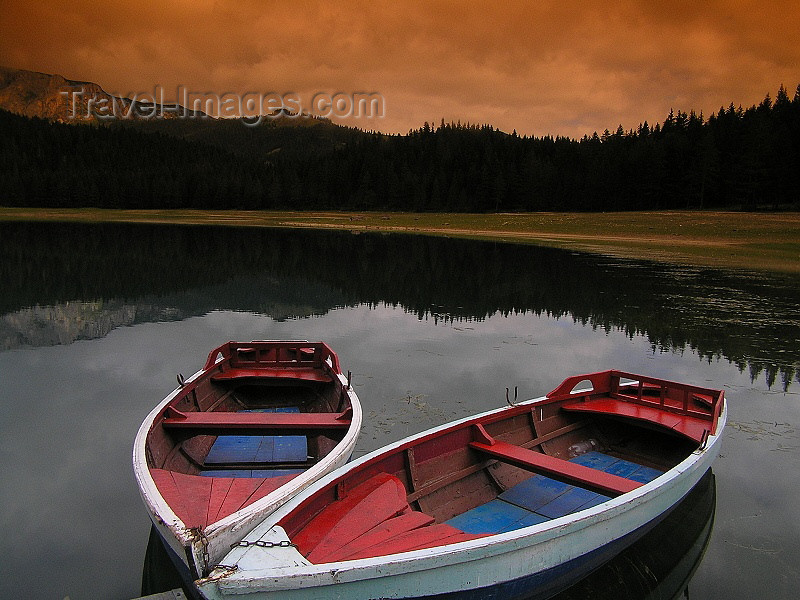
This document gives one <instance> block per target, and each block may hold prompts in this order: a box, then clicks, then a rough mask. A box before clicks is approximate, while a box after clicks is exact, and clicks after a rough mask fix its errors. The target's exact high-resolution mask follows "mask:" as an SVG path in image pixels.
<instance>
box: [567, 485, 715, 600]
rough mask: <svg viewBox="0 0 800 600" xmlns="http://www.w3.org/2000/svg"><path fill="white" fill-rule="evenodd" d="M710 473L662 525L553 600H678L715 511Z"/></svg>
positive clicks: (700, 556) (706, 538) (697, 561)
mask: <svg viewBox="0 0 800 600" xmlns="http://www.w3.org/2000/svg"><path fill="white" fill-rule="evenodd" d="M716 491H717V488H716V483H715V480H714V473H713V472H712V471H711V470H710V469H709V471H708V472H707V473H706V474H705V476H704V477H703V478H702V479H701V480H700V481H699V482H698V483H697V485H696V486H695V487H694V488H693V489H692V491H691V492H690V493H689V494H688V495H687V496H686V498H684V500H683V501H682V502H681V503H680V504H679V505H678V506H677V507H676V508H675V510H673V511H672V512H671V513H670V514H669V515H668V516H667V517H666V518H665V519H664V520H663V521H662V522H661V523H659V524H658V525H656V527H654V528H653V530H652V531H651V532H650V533H648V534H647V535H646V536H644V537H643V538H642V539H640V540H639V541H637V542H635V543H634V544H633V545H632V546H630V547H629V548H628V549H627V550H625V551H623V552H622V553H620V554H619V555H618V556H616V557H615V558H614V559H613V560H611V561H609V562H608V563H606V564H605V565H603V566H602V567H600V568H599V569H598V570H597V571H595V572H594V573H592V574H591V575H589V576H588V577H586V578H585V579H583V580H581V581H579V582H578V583H576V584H575V585H573V586H572V587H570V588H569V589H567V590H565V591H564V592H562V593H560V594H558V595H556V596H554V597H553V598H552V600H585V599H586V598H592V599H594V600H671V599H673V598H678V597H683V594H684V591H685V590H686V589H687V586H688V585H689V581H690V580H691V578H692V575H694V572H695V570H696V569H697V567H698V565H699V564H700V562H701V561H702V559H703V554H704V553H705V550H706V547H707V546H708V542H709V540H710V539H711V532H712V530H713V527H714V514H715V512H716V506H717V495H716Z"/></svg>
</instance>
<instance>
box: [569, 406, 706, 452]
mask: <svg viewBox="0 0 800 600" xmlns="http://www.w3.org/2000/svg"><path fill="white" fill-rule="evenodd" d="M561 408H562V409H564V410H569V411H575V412H586V413H599V414H607V415H609V416H612V417H627V418H630V419H636V420H638V421H647V422H649V423H655V424H657V425H661V426H662V427H665V428H666V429H671V430H672V431H674V432H675V433H678V434H680V435H683V436H685V437H687V438H689V439H690V440H692V441H694V442H697V443H698V444H701V443H702V442H703V439H704V438H705V436H707V435H708V433H709V430H710V429H711V426H712V422H711V417H710V415H709V416H708V417H705V418H703V417H695V416H692V415H687V414H679V413H677V412H670V411H667V410H663V409H661V408H659V407H658V406H646V405H644V404H641V403H638V402H630V401H626V400H621V399H616V398H609V397H600V398H592V399H591V400H586V401H578V402H570V403H569V404H564V405H563V406H562V407H561Z"/></svg>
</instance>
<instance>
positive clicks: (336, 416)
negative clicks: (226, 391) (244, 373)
mask: <svg viewBox="0 0 800 600" xmlns="http://www.w3.org/2000/svg"><path fill="white" fill-rule="evenodd" d="M351 416H352V413H351V412H350V411H345V412H344V413H282V412H281V413H279V412H274V413H267V412H223V411H213V412H181V411H178V410H175V409H174V408H170V409H169V410H168V413H167V415H166V418H165V419H164V420H163V421H162V424H163V425H164V427H168V428H172V429H197V430H203V431H223V430H224V431H251V432H252V431H259V430H276V429H277V430H281V431H282V432H286V431H306V430H320V429H347V428H348V427H350V419H351Z"/></svg>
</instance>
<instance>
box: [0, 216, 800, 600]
mask: <svg viewBox="0 0 800 600" xmlns="http://www.w3.org/2000/svg"><path fill="white" fill-rule="evenodd" d="M275 338H306V339H313V340H317V339H321V340H325V341H327V342H329V343H330V344H331V345H332V347H333V348H334V349H335V350H336V351H337V352H338V353H339V356H340V359H341V362H342V365H343V368H344V369H345V370H351V371H352V372H353V375H354V384H355V386H356V390H357V392H358V394H359V396H360V398H361V401H362V404H363V406H364V412H365V424H364V427H363V430H362V435H361V439H360V441H359V445H358V449H357V453H358V454H361V453H363V452H366V451H368V450H372V449H374V448H376V447H379V446H381V445H383V444H385V443H387V442H389V441H392V440H395V439H398V438H400V437H402V436H405V435H407V434H409V433H413V432H416V431H420V430H422V429H425V428H427V427H430V426H433V425H436V424H439V423H442V422H445V421H449V420H452V419H455V418H458V417H461V416H465V415H467V414H471V413H474V412H477V411H479V410H486V409H488V408H493V407H495V406H499V405H501V404H503V403H504V402H505V389H506V387H514V386H518V387H519V392H520V396H521V397H533V396H540V395H542V394H544V393H546V392H548V391H549V390H551V389H553V388H554V387H555V386H556V385H557V384H558V383H559V382H560V381H561V380H562V379H563V378H564V377H566V376H567V375H571V374H576V373H584V372H589V371H595V370H602V369H608V368H620V369H624V370H628V371H633V372H640V373H644V374H648V375H654V376H658V377H666V378H670V379H677V380H682V381H687V382H690V383H695V384H698V385H705V386H709V387H717V386H718V387H721V388H724V389H725V390H726V395H727V397H728V399H729V410H730V412H729V424H728V428H727V429H726V432H725V437H724V440H723V450H722V455H721V456H720V458H719V460H718V461H717V462H716V465H715V468H714V473H715V476H716V477H715V479H716V485H715V486H714V489H715V502H714V506H715V507H716V512H715V517H714V518H713V519H711V518H709V514H714V511H713V509H712V510H711V513H709V510H708V506H707V503H706V504H702V503H701V504H702V506H700V507H699V508H691V509H689V512H688V513H687V516H684V517H683V518H680V519H677V522H673V523H672V526H671V527H672V529H671V530H670V529H668V530H666V533H664V534H663V535H664V537H663V539H662V541H658V542H651V547H650V548H640V549H639V550H637V551H636V553H635V558H634V557H631V556H629V558H628V559H625V558H624V557H621V560H622V563H620V565H618V566H617V567H613V569H615V570H611V571H606V576H607V577H609V578H610V579H608V580H606V581H605V582H603V580H599V581H600V583H594V584H592V583H591V582H590V581H587V583H586V585H596V586H597V588H586V589H585V590H584V591H583V592H581V591H575V594H577V595H573V596H570V597H571V598H580V597H586V596H589V597H596V596H597V589H599V588H602V589H611V588H610V587H609V586H610V585H611V583H610V582H611V581H612V579H613V581H615V582H616V584H615V585H622V586H623V587H621V588H618V589H619V590H625V592H624V594H626V595H623V592H622V591H620V592H619V593H618V594H617V595H616V596H612V597H623V598H667V597H671V596H669V595H664V594H667V593H668V591H666V590H668V589H673V588H674V589H673V591H672V592H669V593H673V592H675V593H682V592H683V589H685V588H686V584H685V583H684V582H683V581H682V580H681V581H678V583H677V584H676V585H673V583H674V581H675V580H677V579H679V578H680V577H684V578H686V577H689V576H690V575H691V579H690V580H689V581H688V590H689V593H690V597H691V598H726V599H731V600H733V599H747V600H750V599H751V598H754V597H764V598H767V597H768V598H778V599H782V598H795V597H796V592H797V589H799V588H800V566H798V564H799V563H798V561H797V558H796V557H797V555H798V551H800V509H799V508H797V504H796V498H797V497H798V494H800V441H799V436H798V432H797V427H798V423H800V402H798V400H799V399H800V395H799V391H800V279H798V278H796V277H790V276H773V275H758V274H752V273H744V272H722V271H716V270H711V269H699V268H688V267H675V266H665V265H659V264H656V263H646V262H635V261H618V260H613V259H608V258H598V257H592V256H589V255H584V254H578V253H571V252H568V251H562V250H552V249H545V248H536V247H529V246H515V245H504V244H494V243H482V242H465V241H458V240H447V239H436V238H416V237H408V236H381V235H375V236H372V235H358V236H355V235H351V234H339V233H320V232H292V231H271V230H255V229H252V230H251V229H217V228H200V227H195V228H188V227H187V228H181V227H166V226H164V227H156V226H129V225H85V226H83V225H65V224H25V223H22V224H10V223H0V382H2V385H1V386H0V448H2V458H3V460H2V461H1V462H0V481H2V488H1V489H2V493H1V494H0V519H2V524H3V532H4V535H3V536H2V538H0V546H1V547H2V556H3V567H2V577H0V597H2V598H56V599H59V600H60V599H63V598H65V597H69V598H70V599H71V600H78V599H83V598H89V599H94V598H112V599H114V598H119V599H124V598H130V597H133V596H136V595H138V594H139V593H140V586H141V581H142V567H143V560H144V556H145V551H146V549H147V545H148V535H149V531H150V529H149V521H148V519H147V515H146V512H145V510H144V508H143V506H142V503H141V501H140V499H139V496H138V491H137V488H136V484H135V482H134V479H133V474H132V470H131V465H130V453H131V444H132V442H133V437H134V435H135V433H136V430H137V428H138V426H139V423H140V422H141V420H142V419H143V418H144V417H145V415H146V414H147V413H148V412H149V410H150V409H151V408H152V407H153V406H154V405H155V404H156V403H157V402H158V401H160V399H161V398H163V397H164V396H165V395H166V394H167V393H168V392H169V391H170V390H171V389H172V388H173V387H174V385H175V375H176V374H177V373H179V372H180V373H183V374H184V375H189V374H190V373H192V372H194V371H195V370H197V369H198V368H199V367H200V366H201V365H202V363H203V361H204V358H205V355H206V353H207V351H208V350H210V349H211V348H212V347H214V346H216V345H218V344H219V343H221V342H223V341H226V340H229V339H238V340H247V339H275ZM705 497H708V493H707V494H706V496H705ZM682 523H683V524H685V527H681V524H682ZM712 523H713V528H712V527H711V524H712ZM671 534H674V535H671ZM664 540H672V543H670V542H669V541H664ZM681 540H683V541H681ZM703 549H704V550H705V551H704V554H703ZM701 555H702V560H699V562H698V559H699V558H700V556H701ZM642 557H649V558H647V560H644V559H643V558H642ZM626 561H627V562H626ZM675 565H678V566H675ZM637 573H638V575H636V574H637ZM642 573H645V574H646V575H647V577H651V575H652V577H654V578H655V579H656V580H659V581H661V580H669V581H670V584H669V585H660V584H659V585H656V584H658V581H656V584H652V585H651V584H650V583H648V584H647V585H646V586H645V585H644V584H643V583H642V581H643V580H642V579H641V574H642ZM658 573H661V574H660V575H658ZM681 573H683V574H684V575H681ZM692 573H693V575H692ZM599 575H600V574H599ZM670 578H671V579H670ZM648 581H649V580H648ZM659 586H660V587H659ZM592 590H594V591H592ZM654 590H655V591H654ZM673 595H674V594H673Z"/></svg>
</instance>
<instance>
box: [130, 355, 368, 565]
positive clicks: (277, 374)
mask: <svg viewBox="0 0 800 600" xmlns="http://www.w3.org/2000/svg"><path fill="white" fill-rule="evenodd" d="M179 382H180V384H181V385H180V386H179V387H178V388H177V389H175V390H174V391H173V392H172V393H171V394H169V395H168V396H167V397H166V398H165V399H164V400H163V401H162V402H161V403H160V404H159V405H158V406H157V407H156V408H155V409H153V411H152V412H151V413H150V414H149V415H148V416H147V418H146V419H145V420H144V422H143V423H142V425H141V427H140V428H139V432H138V434H137V436H136V441H135V443H134V448H133V467H134V473H135V475H136V480H137V482H138V484H139V490H140V492H141V494H142V498H143V499H144V503H145V505H146V506H147V509H148V511H149V513H150V517H151V519H152V521H153V524H154V525H155V526H156V528H157V530H158V532H159V533H160V535H161V536H162V538H163V539H164V541H165V543H166V545H167V546H168V548H169V549H170V550H171V553H172V555H173V559H174V560H175V561H176V563H177V566H178V567H179V568H182V570H183V571H184V573H183V576H184V577H188V578H189V580H192V579H195V578H197V577H202V576H203V575H206V574H207V573H208V567H209V566H210V565H215V564H217V563H218V562H219V560H220V559H221V558H222V557H223V556H224V555H225V554H226V553H227V552H228V551H229V550H230V547H231V544H234V543H236V542H238V541H239V540H240V539H241V538H242V536H243V535H244V534H245V533H247V532H248V531H249V530H250V529H252V528H253V526H254V525H255V524H257V523H258V522H259V521H261V520H262V519H263V518H264V517H265V516H266V515H268V514H269V513H270V512H272V511H274V510H275V509H276V508H277V507H279V506H281V505H282V504H283V503H284V502H286V501H287V500H289V499H290V498H292V497H293V496H294V495H296V494H297V493H298V492H299V491H300V490H302V489H304V488H305V487H306V486H308V485H309V484H310V483H312V482H313V481H315V480H317V479H319V478H320V477H321V476H323V475H325V474H326V473H328V472H330V471H332V470H334V469H335V468H336V467H339V466H341V465H343V464H344V463H346V462H347V461H348V460H349V459H350V455H351V454H352V451H353V448H354V446H355V443H356V440H357V437H358V432H359V429H360V427H361V406H360V404H359V401H358V398H357V397H356V394H355V392H354V391H353V389H352V386H351V385H350V383H349V381H348V378H346V377H345V376H344V375H343V374H342V372H341V369H340V367H339V360H338V358H337V356H336V354H334V352H333V351H332V350H331V349H330V348H329V347H328V346H327V345H326V344H324V343H321V342H320V343H309V342H305V341H302V342H286V341H281V342H277V341H276V342H267V341H257V342H247V343H237V342H228V343H226V344H224V345H222V346H220V347H219V348H215V349H214V350H212V351H211V353H210V354H209V355H208V360H207V361H206V363H205V365H204V366H203V368H202V369H201V370H200V371H198V372H197V373H195V374H194V375H192V376H191V377H189V378H188V379H186V380H182V378H180V377H179Z"/></svg>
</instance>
